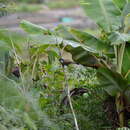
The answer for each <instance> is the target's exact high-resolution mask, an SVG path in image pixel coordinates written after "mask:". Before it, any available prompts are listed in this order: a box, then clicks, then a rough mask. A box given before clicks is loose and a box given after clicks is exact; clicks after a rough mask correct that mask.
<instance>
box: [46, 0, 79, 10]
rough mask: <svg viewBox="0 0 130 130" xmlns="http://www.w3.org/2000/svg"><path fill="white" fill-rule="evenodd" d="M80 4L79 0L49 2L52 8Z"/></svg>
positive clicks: (48, 4) (70, 6)
mask: <svg viewBox="0 0 130 130" xmlns="http://www.w3.org/2000/svg"><path fill="white" fill-rule="evenodd" d="M78 5H79V2H78V0H54V1H50V2H48V3H47V6H48V7H49V8H50V9H57V8H65V9H66V8H72V7H76V6H78Z"/></svg>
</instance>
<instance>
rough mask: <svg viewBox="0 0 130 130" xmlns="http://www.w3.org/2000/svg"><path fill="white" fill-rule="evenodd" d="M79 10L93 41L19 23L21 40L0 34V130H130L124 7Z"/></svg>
mask: <svg viewBox="0 0 130 130" xmlns="http://www.w3.org/2000/svg"><path fill="white" fill-rule="evenodd" d="M81 5H82V6H83V8H84V9H85V11H86V13H87V15H88V16H89V17H90V18H91V19H93V20H94V21H95V23H96V24H97V30H98V32H100V33H99V34H98V35H96V36H94V34H93V35H92V34H89V33H87V32H83V31H81V30H77V29H74V28H70V27H65V26H62V25H60V26H58V27H56V28H55V29H52V30H48V29H46V28H43V27H41V26H38V25H35V24H32V23H30V22H28V21H25V20H23V21H21V23H20V27H21V28H22V29H23V30H24V31H25V34H20V33H15V32H10V31H8V30H3V29H1V30H0V54H1V55H0V129H2V130H15V129H16V130H17V129H18V130H73V129H76V130H79V129H80V130H95V129H97V130H101V129H111V130H115V129H116V128H119V127H120V128H123V127H130V124H129V123H130V100H129V98H130V95H129V93H130V89H129V84H130V75H129V73H130V61H129V59H130V52H129V42H130V34H129V33H130V31H129V29H130V1H129V0H126V1H124V0H102V1H101V0H97V1H95V0H84V1H82V2H81ZM95 12H96V13H95ZM97 16H99V17H97ZM68 53H69V54H71V55H69V54H68ZM71 56H72V57H71ZM66 57H67V58H68V59H69V61H68V60H66Z"/></svg>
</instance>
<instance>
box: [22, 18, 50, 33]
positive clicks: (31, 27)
mask: <svg viewBox="0 0 130 130" xmlns="http://www.w3.org/2000/svg"><path fill="white" fill-rule="evenodd" d="M20 26H21V28H23V29H24V31H25V32H28V33H30V34H49V30H47V29H46V28H44V27H42V26H39V25H36V24H33V23H31V22H29V21H26V20H23V21H21V23H20Z"/></svg>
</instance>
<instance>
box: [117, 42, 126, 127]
mask: <svg viewBox="0 0 130 130" xmlns="http://www.w3.org/2000/svg"><path fill="white" fill-rule="evenodd" d="M125 44H126V43H123V44H121V46H120V47H118V46H117V47H116V49H115V51H116V52H115V54H116V61H117V68H116V71H117V72H118V73H120V74H121V73H122V62H123V56H124V51H125ZM123 99H124V94H123V93H121V92H119V93H118V94H117V96H116V100H115V101H116V108H117V112H118V118H119V123H120V127H124V126H125V115H124V111H122V110H123V109H124V107H125V106H124V100H123Z"/></svg>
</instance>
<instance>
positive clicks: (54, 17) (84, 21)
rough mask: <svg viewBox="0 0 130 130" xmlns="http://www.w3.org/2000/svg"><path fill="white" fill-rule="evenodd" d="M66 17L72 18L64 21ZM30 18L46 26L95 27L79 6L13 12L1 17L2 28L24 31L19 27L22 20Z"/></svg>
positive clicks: (31, 20) (0, 24) (0, 26)
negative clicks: (33, 11) (32, 11)
mask: <svg viewBox="0 0 130 130" xmlns="http://www.w3.org/2000/svg"><path fill="white" fill-rule="evenodd" d="M64 18H67V19H71V20H70V21H67V22H65V21H63V19H64ZM23 19H25V20H28V21H30V22H32V23H36V24H38V25H41V26H43V27H45V28H54V27H55V26H57V25H58V24H64V25H69V26H72V27H75V28H80V29H82V28H83V29H85V28H94V27H95V25H94V23H93V22H92V21H91V20H90V19H89V18H88V17H86V16H85V14H84V12H83V10H82V9H81V8H79V7H76V8H71V9H56V10H49V9H46V10H45V9H43V10H41V11H39V12H35V13H12V14H9V15H7V16H4V17H1V18H0V28H8V29H10V30H13V31H22V30H21V29H20V28H19V23H20V21H21V20H23Z"/></svg>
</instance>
